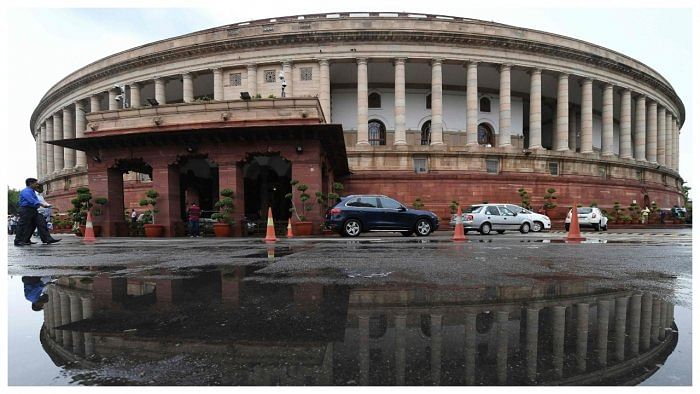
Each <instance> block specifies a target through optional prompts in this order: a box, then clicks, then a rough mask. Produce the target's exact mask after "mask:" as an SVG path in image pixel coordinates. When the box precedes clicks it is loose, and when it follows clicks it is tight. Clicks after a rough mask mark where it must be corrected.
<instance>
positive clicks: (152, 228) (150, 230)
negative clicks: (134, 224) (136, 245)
mask: <svg viewBox="0 0 700 394" xmlns="http://www.w3.org/2000/svg"><path fill="white" fill-rule="evenodd" d="M143 230H144V232H145V233H146V238H158V237H162V236H163V233H164V232H165V227H164V226H162V225H160V224H144V225H143Z"/></svg>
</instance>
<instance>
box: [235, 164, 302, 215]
mask: <svg viewBox="0 0 700 394" xmlns="http://www.w3.org/2000/svg"><path fill="white" fill-rule="evenodd" d="M243 177H244V181H243V193H244V205H245V207H244V209H245V216H246V217H247V218H248V219H249V220H258V219H262V218H265V217H266V215H267V208H268V207H271V208H272V215H273V216H274V218H275V220H278V221H279V220H283V221H286V220H287V219H289V217H290V215H291V212H290V211H289V209H290V208H291V207H292V204H291V201H290V200H289V199H288V198H287V197H286V195H287V194H288V193H291V192H292V187H291V185H290V181H291V180H292V163H291V162H290V161H289V160H287V159H285V158H283V157H282V156H280V154H279V153H272V154H271V153H264V154H263V153H249V154H248V155H247V157H246V160H245V162H244V164H243Z"/></svg>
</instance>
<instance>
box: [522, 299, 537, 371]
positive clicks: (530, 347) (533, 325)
mask: <svg viewBox="0 0 700 394" xmlns="http://www.w3.org/2000/svg"><path fill="white" fill-rule="evenodd" d="M539 313H540V309H539V308H527V310H526V311H525V314H526V315H525V354H526V356H525V359H526V361H527V378H528V380H530V381H531V382H534V381H535V380H536V379H537V338H538V336H539Z"/></svg>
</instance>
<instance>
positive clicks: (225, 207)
mask: <svg viewBox="0 0 700 394" xmlns="http://www.w3.org/2000/svg"><path fill="white" fill-rule="evenodd" d="M221 196H222V198H221V199H220V200H219V201H217V202H216V204H214V207H216V208H218V209H219V212H217V213H215V214H213V215H211V218H212V219H214V220H216V221H217V222H219V223H228V224H233V223H234V220H233V212H234V209H235V205H234V204H233V197H234V193H233V190H231V189H224V190H222V191H221Z"/></svg>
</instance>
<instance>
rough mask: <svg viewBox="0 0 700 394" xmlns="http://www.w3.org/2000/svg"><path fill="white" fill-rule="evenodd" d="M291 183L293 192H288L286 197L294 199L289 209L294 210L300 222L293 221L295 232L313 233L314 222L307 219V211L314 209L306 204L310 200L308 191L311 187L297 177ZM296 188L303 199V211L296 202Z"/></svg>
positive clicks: (301, 233)
mask: <svg viewBox="0 0 700 394" xmlns="http://www.w3.org/2000/svg"><path fill="white" fill-rule="evenodd" d="M289 183H290V184H291V185H292V193H287V195H286V196H285V197H287V198H289V199H290V200H291V201H292V207H291V208H289V211H290V212H293V213H294V215H295V216H296V217H297V220H298V222H295V223H292V229H293V230H294V234H297V235H301V236H308V235H311V233H312V232H313V223H312V222H308V221H307V220H306V213H307V212H310V211H311V210H312V209H313V207H312V206H310V205H306V202H307V201H309V198H311V196H310V195H308V194H306V191H307V190H308V189H309V187H308V186H307V185H305V184H303V183H299V181H298V180H296V179H293V180H292V181H291V182H289ZM294 189H296V190H297V191H298V192H299V193H300V194H299V201H301V213H300V212H299V210H298V209H297V207H296V205H295V204H294Z"/></svg>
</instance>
